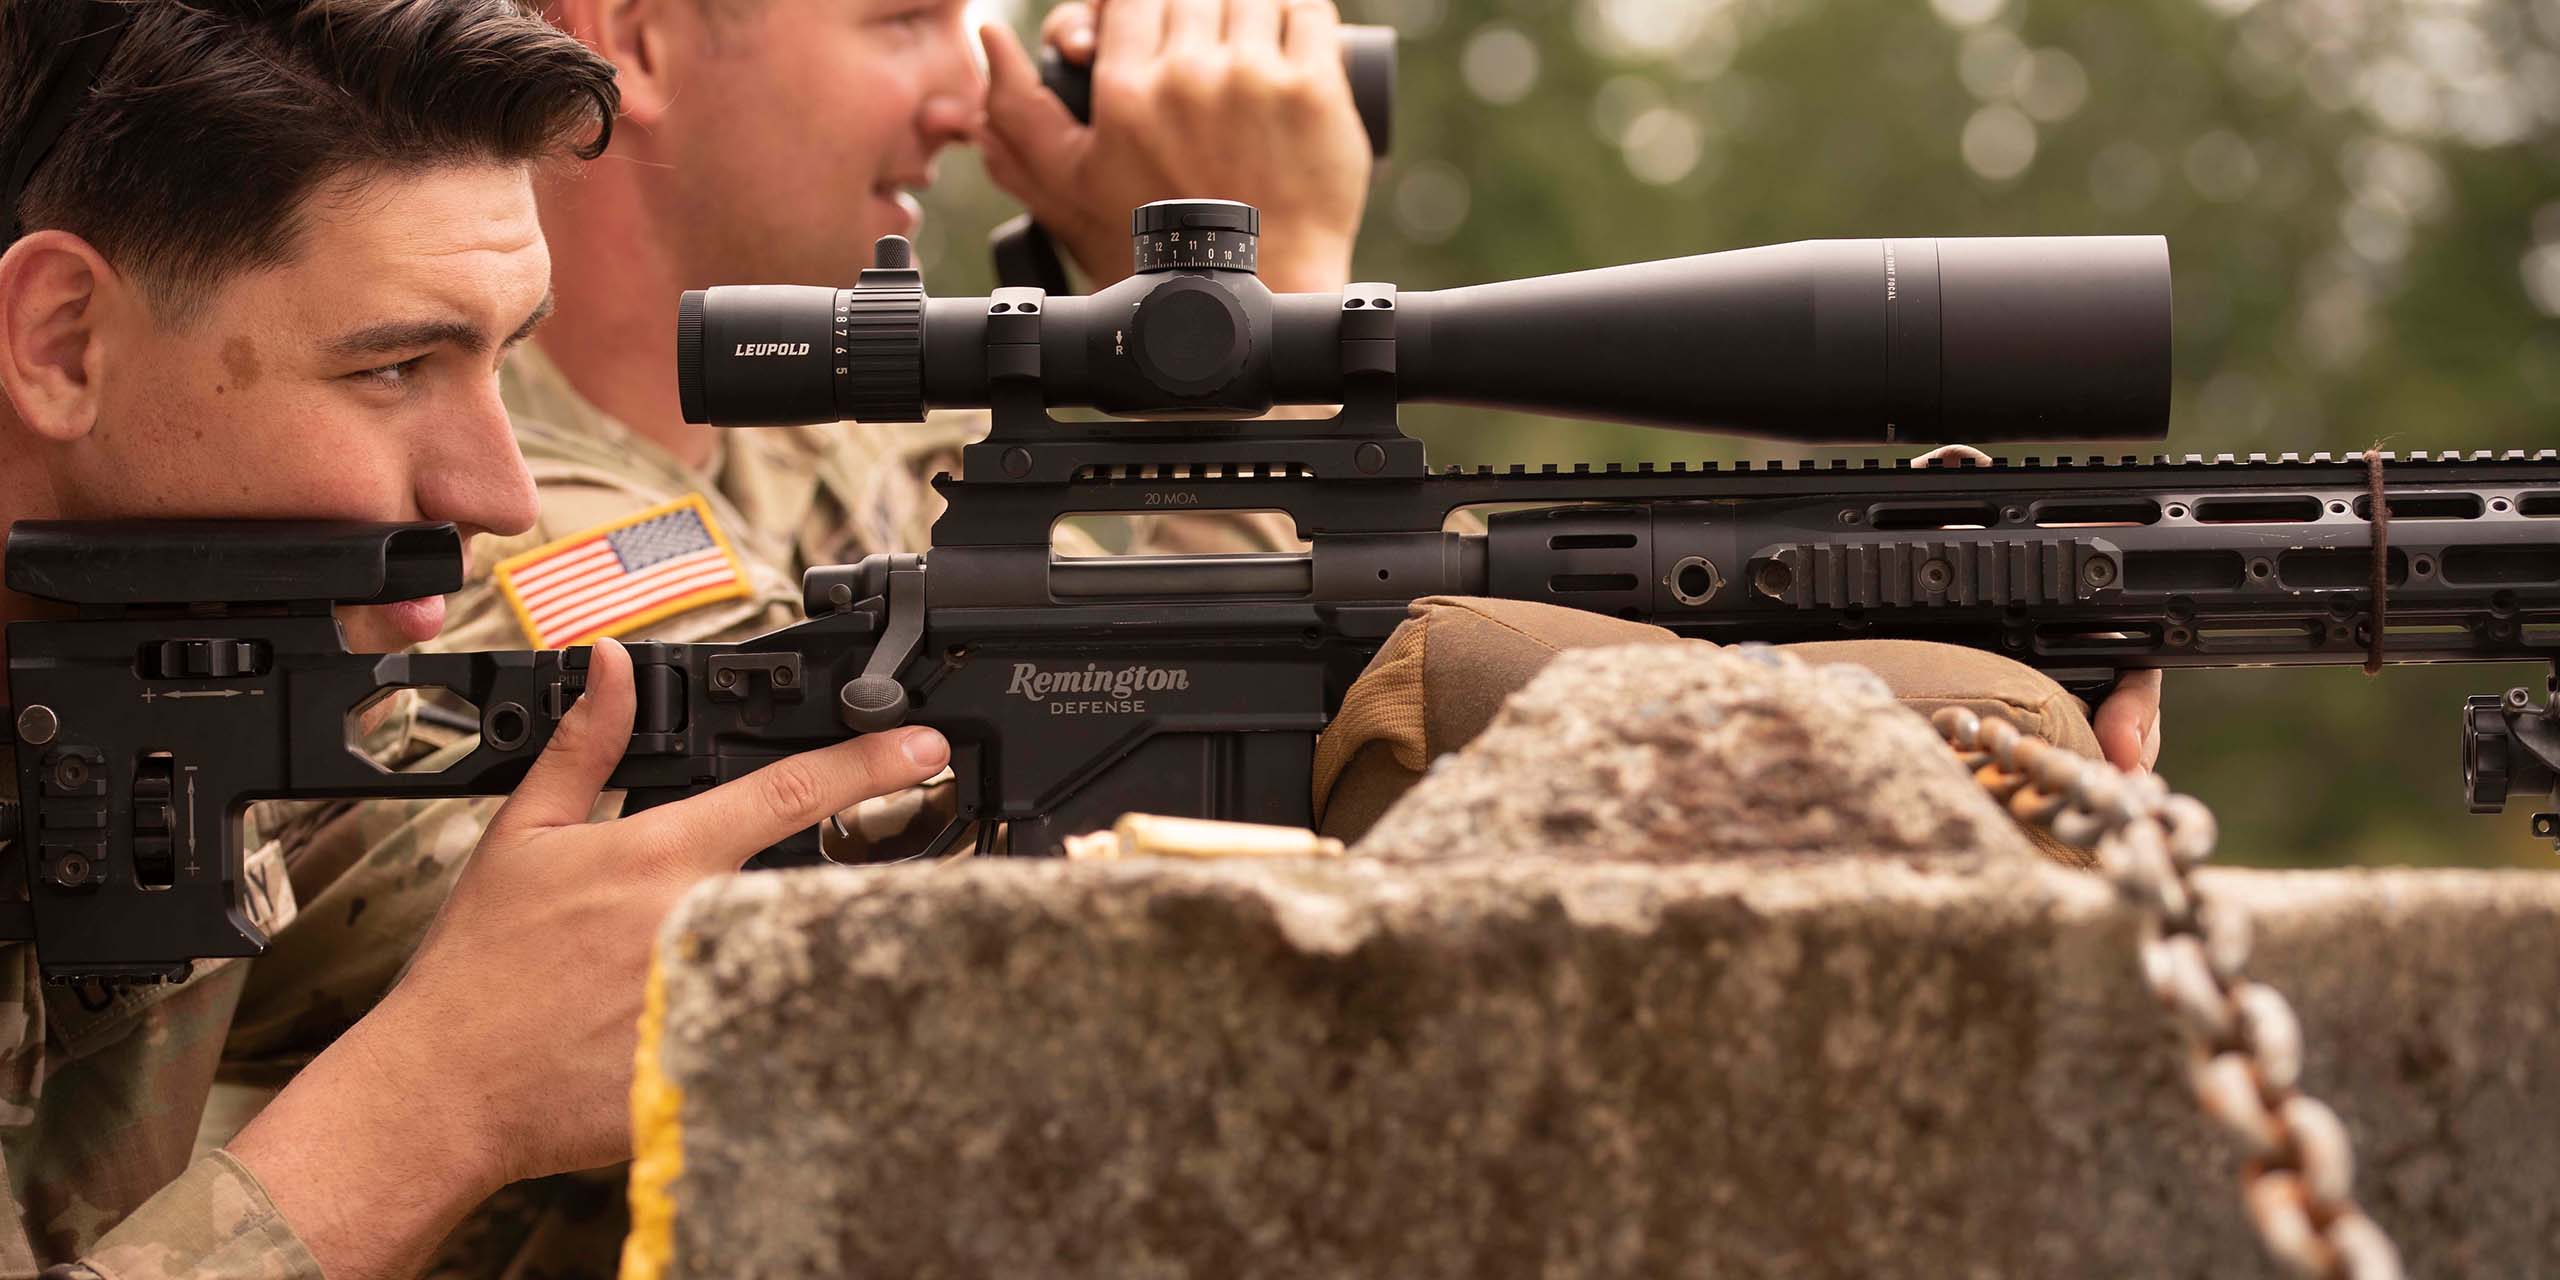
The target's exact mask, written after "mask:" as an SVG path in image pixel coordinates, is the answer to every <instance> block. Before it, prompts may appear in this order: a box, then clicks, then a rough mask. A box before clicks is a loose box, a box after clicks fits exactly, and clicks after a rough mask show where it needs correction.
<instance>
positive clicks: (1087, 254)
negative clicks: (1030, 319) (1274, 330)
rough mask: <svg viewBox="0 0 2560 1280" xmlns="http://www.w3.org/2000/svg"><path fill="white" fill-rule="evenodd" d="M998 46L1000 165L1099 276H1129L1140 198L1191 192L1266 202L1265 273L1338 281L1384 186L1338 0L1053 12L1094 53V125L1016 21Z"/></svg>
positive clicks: (1308, 285) (1080, 47)
mask: <svg viewBox="0 0 2560 1280" xmlns="http://www.w3.org/2000/svg"><path fill="white" fill-rule="evenodd" d="M979 38H980V39H981V40H983V41H984V42H985V44H986V49H987V67H988V85H987V114H986V124H985V126H984V128H983V130H982V136H981V138H980V143H981V145H982V146H983V148H984V150H985V154H986V162H987V172H988V175H989V176H990V177H992V178H994V180H995V182H996V184H997V185H998V186H1001V187H1003V188H1004V189H1005V190H1006V191H1008V192H1010V193H1012V195H1013V196H1014V198H1015V199H1018V200H1020V201H1021V202H1022V203H1023V205H1024V207H1026V208H1028V209H1029V210H1030V211H1031V212H1032V214H1033V215H1034V216H1036V217H1038V218H1039V219H1040V221H1041V223H1042V224H1044V225H1045V226H1047V227H1048V228H1049V229H1050V231H1051V232H1052V233H1054V234H1055V235H1057V236H1058V238H1059V239H1060V241H1061V242H1062V243H1063V244H1064V245H1065V247H1066V249H1067V251H1068V252H1069V253H1070V254H1072V255H1073V256H1074V257H1075V259H1076V263H1077V265H1078V266H1080V267H1082V268H1083V269H1084V272H1085V274H1086V275H1087V276H1088V277H1090V278H1091V279H1092V280H1093V282H1094V286H1095V287H1096V288H1099V287H1101V286H1103V285H1106V284H1109V283H1111V282H1113V281H1116V280H1119V279H1120V278H1122V277H1124V276H1126V275H1128V274H1129V267H1130V261H1129V211H1130V210H1131V209H1134V208H1136V207H1137V206H1139V205H1141V204H1145V203H1147V202H1148V201H1150V200H1169V199H1174V198H1177V197H1184V196H1199V197H1210V198H1216V199H1225V200H1241V201H1244V202H1245V203H1247V204H1250V205H1253V206H1255V207H1256V208H1258V209H1260V210H1261V211H1262V243H1261V274H1262V278H1263V280H1264V281H1265V282H1266V283H1268V284H1269V285H1270V286H1271V287H1272V288H1273V289H1275V290H1278V291H1280V292H1283V293H1293V292H1295V293H1312V292H1325V291H1330V290H1333V289H1339V288H1341V287H1342V286H1343V285H1344V284H1346V283H1348V282H1349V280H1350V278H1351V244H1352V240H1353V239H1354V237H1355V236H1356V235H1357V234H1358V232H1359V228H1360V210H1361V207H1362V205H1363V204H1365V203H1366V202H1367V200H1368V194H1369V168H1370V160H1369V142H1368V134H1367V132H1366V131H1365V130H1364V129H1363V127H1362V126H1361V123H1360V113H1359V110H1358V108H1356V107H1355V106H1354V105H1353V104H1352V99H1351V82H1350V79H1349V77H1348V76H1347V75H1346V74H1345V73H1344V71H1343V69H1342V38H1341V29H1340V19H1339V18H1338V17H1337V16H1336V14H1335V12H1334V6H1333V4H1332V0H1104V2H1102V3H1097V4H1095V5H1092V6H1086V5H1084V4H1081V3H1078V4H1068V5H1064V6H1061V7H1059V8H1058V9H1057V10H1055V11H1053V12H1052V13H1051V14H1050V15H1049V18H1048V21H1047V23H1046V24H1045V26H1044V28H1043V38H1045V39H1047V40H1048V41H1049V42H1050V43H1051V44H1054V45H1056V46H1058V48H1059V50H1060V52H1061V53H1062V54H1064V55H1065V56H1066V57H1068V58H1070V59H1071V60H1075V61H1083V60H1085V59H1086V58H1088V57H1089V58H1090V59H1091V60H1092V62H1093V123H1092V125H1091V126H1090V127H1088V126H1085V125H1079V124H1077V123H1076V121H1075V118H1074V117H1073V116H1071V115H1069V114H1068V113H1067V110H1066V107H1065V105H1064V104H1062V103H1060V102H1059V101H1058V99H1057V96H1056V95H1055V94H1052V93H1050V92H1049V91H1048V90H1047V89H1045V88H1043V87H1042V86H1041V84H1040V77H1039V73H1038V71H1037V70H1036V69H1035V68H1034V67H1033V65H1032V61H1031V57H1030V55H1029V54H1028V53H1026V52H1025V51H1024V50H1023V48H1022V45H1021V43H1020V42H1019V41H1017V40H1015V39H1014V37H1013V33H1012V32H1011V31H1009V30H1007V29H1006V28H1004V27H1002V26H1000V25H997V24H993V23H990V24H987V25H985V26H983V27H981V28H980V30H979Z"/></svg>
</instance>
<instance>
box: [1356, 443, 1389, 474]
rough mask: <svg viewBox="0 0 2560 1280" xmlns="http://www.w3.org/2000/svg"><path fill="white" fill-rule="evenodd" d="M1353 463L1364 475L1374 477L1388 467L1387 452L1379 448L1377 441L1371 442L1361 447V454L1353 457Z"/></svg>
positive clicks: (1358, 453)
mask: <svg viewBox="0 0 2560 1280" xmlns="http://www.w3.org/2000/svg"><path fill="white" fill-rule="evenodd" d="M1351 462H1352V465H1354V466H1357V467H1359V468H1360V473H1361V474H1362V475H1372V476H1373V475H1376V474H1378V472H1379V471H1381V470H1383V469H1384V468H1385V467H1386V465H1387V451H1386V450H1384V449H1381V448H1379V447H1378V445H1377V442H1376V441H1371V442H1369V443H1368V444H1364V445H1362V446H1360V450H1359V452H1357V453H1354V454H1352V455H1351Z"/></svg>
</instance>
